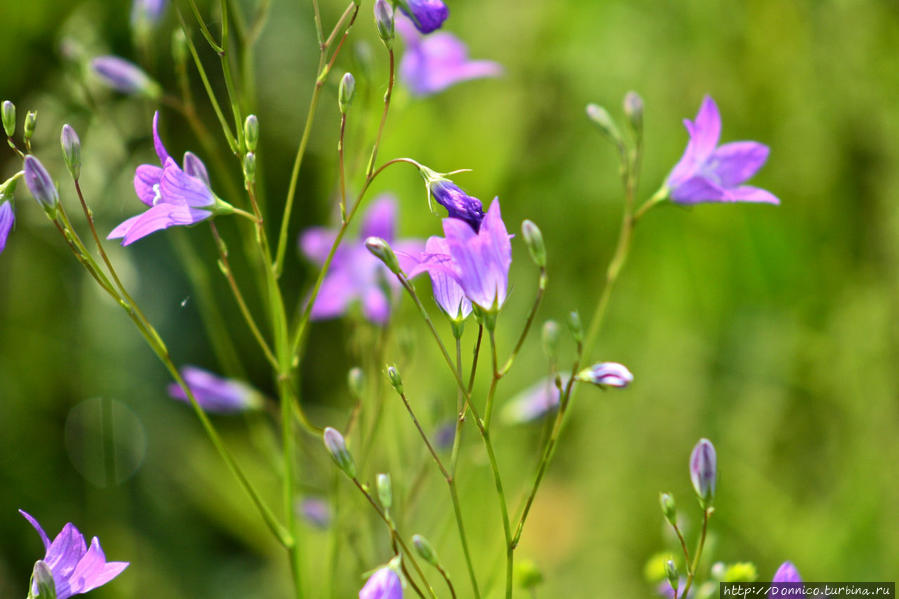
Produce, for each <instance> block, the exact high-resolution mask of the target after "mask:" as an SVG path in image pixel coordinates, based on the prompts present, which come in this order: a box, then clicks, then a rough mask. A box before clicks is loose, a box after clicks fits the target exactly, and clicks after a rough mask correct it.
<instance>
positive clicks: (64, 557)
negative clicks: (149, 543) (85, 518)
mask: <svg viewBox="0 0 899 599" xmlns="http://www.w3.org/2000/svg"><path fill="white" fill-rule="evenodd" d="M19 513H20V514H22V516H24V517H25V519H26V520H28V522H30V523H31V525H32V526H33V527H34V529H35V530H36V531H37V532H38V534H39V535H40V536H41V541H43V543H44V549H45V550H46V554H45V555H44V559H43V561H44V562H45V563H46V565H47V566H49V568H50V571H51V572H52V574H53V583H54V584H55V585H56V599H68V597H71V596H72V595H80V594H81V593H86V592H88V591H90V590H93V589H95V588H97V587H100V586H103V585H104V584H106V583H107V582H109V581H110V580H112V579H113V578H115V577H116V576H118V575H119V574H121V573H122V570H124V569H125V568H127V567H128V562H107V561H106V556H105V555H104V554H103V549H101V548H100V541H99V539H97V537H94V538H93V539H92V540H91V544H90V548H88V547H87V545H86V544H85V542H84V536H82V534H81V533H80V532H78V529H77V528H75V526H74V525H73V524H72V523H71V522H69V523H68V524H66V525H65V526H64V527H63V528H62V531H60V533H59V534H58V535H56V538H55V539H53V542H52V543H51V542H50V539H49V538H48V537H47V533H45V532H44V529H43V528H41V525H40V524H38V521H37V520H35V519H34V518H33V517H32V516H31V515H30V514H28V513H26V512H24V511H23V510H19ZM35 590H36V589H35Z"/></svg>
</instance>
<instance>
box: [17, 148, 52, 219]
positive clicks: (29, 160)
mask: <svg viewBox="0 0 899 599" xmlns="http://www.w3.org/2000/svg"><path fill="white" fill-rule="evenodd" d="M24 170H25V185H27V186H28V191H30V192H31V195H32V196H34V199H35V200H37V201H38V202H40V204H41V206H43V208H44V210H46V211H47V212H48V214H50V215H51V216H54V215H55V213H56V205H57V204H58V203H59V192H58V191H57V189H56V185H55V184H54V183H53V179H51V178H50V173H48V172H47V169H45V168H44V165H43V164H41V161H40V160H38V159H37V158H35V157H34V156H32V155H30V154H29V155H28V156H26V157H25V169H24Z"/></svg>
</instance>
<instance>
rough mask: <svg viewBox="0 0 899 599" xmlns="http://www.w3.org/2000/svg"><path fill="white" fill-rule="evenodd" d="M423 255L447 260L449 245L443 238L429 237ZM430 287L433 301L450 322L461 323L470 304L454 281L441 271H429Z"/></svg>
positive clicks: (469, 308) (469, 310) (468, 311)
mask: <svg viewBox="0 0 899 599" xmlns="http://www.w3.org/2000/svg"><path fill="white" fill-rule="evenodd" d="M425 254H431V255H439V256H446V259H447V260H450V258H449V245H448V244H447V242H446V239H444V238H443V237H429V238H428V241H427V243H426V244H425ZM428 275H429V276H430V277H431V286H432V287H433V290H434V301H436V302H437V305H438V306H440V309H441V310H443V311H444V312H445V313H446V315H447V316H449V317H450V319H451V320H453V321H455V322H462V321H463V320H465V319H466V318H468V315H469V314H471V302H470V301H469V300H468V298H467V297H465V292H464V291H463V290H462V287H460V286H459V284H458V283H457V282H456V280H455V279H454V278H453V277H451V276H450V275H449V274H447V273H446V272H445V271H443V270H438V269H431V270H430V271H428Z"/></svg>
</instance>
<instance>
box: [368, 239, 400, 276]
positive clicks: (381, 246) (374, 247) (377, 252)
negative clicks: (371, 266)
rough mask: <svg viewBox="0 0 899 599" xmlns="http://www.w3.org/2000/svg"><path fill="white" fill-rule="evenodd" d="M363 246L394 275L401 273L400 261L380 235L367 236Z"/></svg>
mask: <svg viewBox="0 0 899 599" xmlns="http://www.w3.org/2000/svg"><path fill="white" fill-rule="evenodd" d="M365 247H366V248H368V251H369V252H371V253H372V254H373V255H374V256H375V258H377V259H378V260H380V261H381V262H383V263H384V266H386V267H387V268H389V269H390V272H392V273H393V274H395V275H398V274H401V273H402V272H403V271H402V270H400V263H399V262H398V261H397V259H396V254H394V253H393V250H392V249H391V248H390V245H389V244H388V243H387V242H386V241H384V240H383V239H381V238H380V237H369V238H367V239H366V240H365Z"/></svg>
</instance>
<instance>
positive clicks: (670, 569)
mask: <svg viewBox="0 0 899 599" xmlns="http://www.w3.org/2000/svg"><path fill="white" fill-rule="evenodd" d="M665 577H666V578H668V584H670V585H671V588H672V589H674V590H675V592H676V591H677V587H678V585H679V583H680V580H679V578H680V573H679V572H678V571H677V565H676V564H675V563H674V560H671V559H670V560H668V561H667V562H665Z"/></svg>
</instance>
